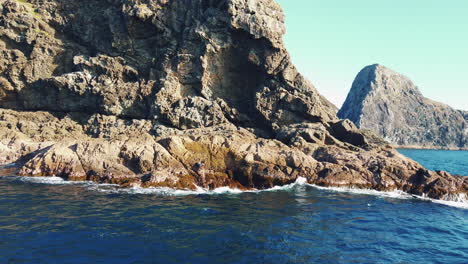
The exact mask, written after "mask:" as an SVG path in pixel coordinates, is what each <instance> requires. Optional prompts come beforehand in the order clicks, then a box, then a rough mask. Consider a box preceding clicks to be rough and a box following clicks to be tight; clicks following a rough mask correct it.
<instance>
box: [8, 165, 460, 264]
mask: <svg viewBox="0 0 468 264" xmlns="http://www.w3.org/2000/svg"><path fill="white" fill-rule="evenodd" d="M415 159H416V158H415ZM467 260H468V210H467V209H462V208H457V207H451V206H447V205H444V204H438V203H433V202H431V201H427V200H421V199H414V198H410V197H408V196H404V195H400V194H398V193H389V194H379V195H369V194H359V193H350V192H340V191H333V190H324V189H319V188H316V187H313V186H309V185H304V184H295V185H291V186H288V187H285V188H277V189H276V190H271V191H264V192H250V193H229V192H227V193H225V192H223V191H222V190H220V191H219V193H212V194H197V193H184V192H174V191H171V190H142V189H126V190H119V189H117V187H115V186H98V185H95V184H91V183H79V184H76V183H64V182H62V181H59V180H57V179H41V178H38V179H29V178H19V177H2V178H0V263H11V264H12V263H60V264H62V263H115V264H118V263H203V264H206V263H282V264H283V263H460V264H462V263H463V264H466V263H467Z"/></svg>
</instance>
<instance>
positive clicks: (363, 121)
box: [338, 64, 468, 149]
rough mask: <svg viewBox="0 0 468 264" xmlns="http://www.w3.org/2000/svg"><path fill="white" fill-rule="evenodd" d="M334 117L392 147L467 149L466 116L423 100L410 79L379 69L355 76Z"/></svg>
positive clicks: (369, 68)
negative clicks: (351, 122)
mask: <svg viewBox="0 0 468 264" xmlns="http://www.w3.org/2000/svg"><path fill="white" fill-rule="evenodd" d="M338 116H339V117H340V118H348V119H350V120H352V121H353V122H354V123H355V124H356V125H357V126H358V127H360V128H365V129H370V130H372V131H374V132H375V133H377V134H378V135H380V136H381V137H383V138H385V139H386V140H387V141H389V142H391V143H393V144H395V145H399V146H406V147H420V148H444V149H468V118H467V117H468V116H467V115H466V113H464V112H463V111H459V110H455V109H452V108H451V107H450V106H448V105H445V104H442V103H438V102H435V101H432V100H430V99H427V98H425V97H424V96H423V95H422V94H421V92H420V91H419V89H418V87H417V86H416V85H415V84H413V82H412V81H411V80H410V79H408V78H407V77H405V76H403V75H401V74H399V73H396V72H394V71H392V70H390V69H388V68H386V67H384V66H382V65H377V64H376V65H371V66H367V67H365V68H364V69H363V70H362V71H361V72H360V73H359V74H358V75H357V77H356V79H355V81H354V83H353V86H352V88H351V91H350V92H349V94H348V97H347V99H346V101H345V103H344V104H343V107H342V108H341V109H340V111H339V112H338Z"/></svg>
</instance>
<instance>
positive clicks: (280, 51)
mask: <svg viewBox="0 0 468 264" xmlns="http://www.w3.org/2000/svg"><path fill="white" fill-rule="evenodd" d="M29 3H30V4H28V3H25V1H16V0H0V13H1V14H2V16H0V50H1V53H0V107H1V108H0V164H10V163H12V162H15V170H16V171H15V173H16V174H18V175H24V176H60V177H63V178H65V179H68V180H91V181H95V182H101V183H114V184H120V185H122V186H125V187H127V186H141V187H171V188H178V189H196V188H197V187H204V188H210V189H213V188H218V187H225V186H228V187H231V188H238V189H241V190H245V189H251V188H257V189H264V188H270V187H273V186H275V185H285V184H290V183H292V182H294V181H296V180H297V179H298V178H299V177H304V178H305V179H306V180H307V181H308V182H309V183H314V184H318V185H321V186H342V187H356V188H373V189H379V190H394V189H399V190H403V191H407V192H411V193H413V194H417V195H423V194H427V195H429V196H430V197H433V198H438V199H447V200H458V201H465V200H464V197H465V196H466V193H467V186H466V184H465V183H464V182H463V181H464V180H463V178H461V177H457V176H452V175H450V174H440V173H435V172H429V175H430V178H428V179H426V180H425V182H424V184H425V185H424V186H422V185H419V183H418V181H413V180H412V179H413V177H414V176H415V175H418V171H419V170H420V169H423V168H422V166H421V165H419V164H418V163H416V162H414V161H412V160H410V159H408V158H405V157H403V156H401V155H400V154H398V152H396V151H395V150H394V149H392V148H391V147H389V146H388V145H387V144H386V143H385V142H384V141H383V140H381V139H379V138H378V137H376V136H375V135H372V133H370V132H369V131H364V130H359V129H357V128H356V127H355V126H354V125H352V124H351V123H350V122H349V121H341V120H339V119H338V118H337V117H336V110H337V109H336V107H335V106H333V105H332V104H331V103H330V102H329V101H327V100H326V99H325V98H324V97H322V96H321V95H320V94H319V93H318V92H317V90H316V89H315V88H314V86H313V85H312V84H311V83H310V82H309V81H307V80H306V79H305V78H304V77H303V76H302V75H300V74H299V73H298V72H297V70H296V69H295V67H294V66H293V65H292V63H291V60H290V57H289V54H288V52H287V51H286V49H285V47H284V45H283V42H282V36H283V34H284V32H285V28H284V16H283V12H282V10H281V8H280V6H279V5H278V4H277V3H276V2H275V1H273V0H251V1H245V0H226V1H206V0H180V1H179V0H178V1H169V0H153V1H140V0H114V1H110V0H83V1H68V0H48V1H36V0H31V1H29ZM10 170H11V168H9V169H5V170H2V169H0V173H3V172H5V171H10ZM2 171H3V172H2ZM426 183H428V184H426ZM430 183H433V184H432V185H430ZM428 186H429V187H428ZM423 187H424V188H423Z"/></svg>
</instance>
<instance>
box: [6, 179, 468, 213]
mask: <svg viewBox="0 0 468 264" xmlns="http://www.w3.org/2000/svg"><path fill="white" fill-rule="evenodd" d="M9 178H15V179H18V180H19V181H22V182H30V183H38V184H50V185H82V186H84V187H85V188H87V189H89V190H92V191H98V192H104V193H127V194H155V195H161V196H188V195H238V194H243V193H262V192H276V191H294V190H296V189H297V187H299V186H310V187H312V188H315V189H318V190H323V191H327V192H340V193H350V194H359V195H372V196H379V197H383V198H393V199H421V200H426V201H430V202H433V203H438V204H443V205H447V206H452V207H458V208H463V209H468V199H466V197H465V196H463V195H460V196H458V197H454V199H453V200H455V201H446V200H437V199H432V198H428V197H425V196H417V195H412V194H408V193H405V192H403V191H399V190H394V191H376V190H372V189H358V188H347V187H322V186H318V185H314V184H308V183H307V179H305V178H303V177H299V178H297V179H296V181H295V182H294V183H291V184H287V185H284V186H275V187H273V188H270V189H265V190H248V191H243V190H240V189H235V188H229V187H220V188H216V189H213V190H208V189H205V188H201V187H198V188H197V189H196V190H178V189H173V188H167V187H157V188H155V187H152V188H142V187H130V188H121V187H119V186H118V185H114V184H98V183H95V182H89V181H75V182H73V181H66V180H64V179H62V178H60V177H9Z"/></svg>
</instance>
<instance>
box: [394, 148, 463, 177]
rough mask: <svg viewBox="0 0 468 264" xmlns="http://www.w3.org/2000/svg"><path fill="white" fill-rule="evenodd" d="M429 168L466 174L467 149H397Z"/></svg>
mask: <svg viewBox="0 0 468 264" xmlns="http://www.w3.org/2000/svg"><path fill="white" fill-rule="evenodd" d="M398 151H399V152H400V153H401V154H403V155H405V156H407V157H410V158H412V159H413V160H415V161H417V162H419V163H420V164H422V165H423V166H424V167H426V168H427V169H430V170H445V171H448V172H450V173H452V174H455V175H462V176H468V151H453V150H426V149H425V150H421V149H398Z"/></svg>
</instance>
